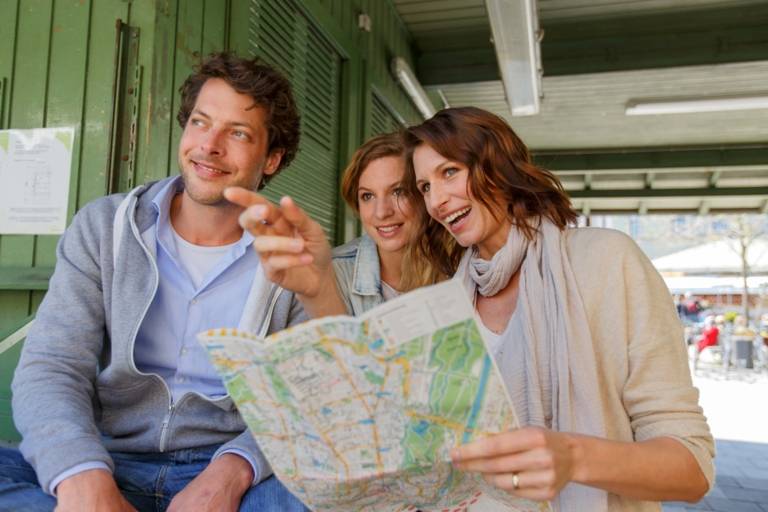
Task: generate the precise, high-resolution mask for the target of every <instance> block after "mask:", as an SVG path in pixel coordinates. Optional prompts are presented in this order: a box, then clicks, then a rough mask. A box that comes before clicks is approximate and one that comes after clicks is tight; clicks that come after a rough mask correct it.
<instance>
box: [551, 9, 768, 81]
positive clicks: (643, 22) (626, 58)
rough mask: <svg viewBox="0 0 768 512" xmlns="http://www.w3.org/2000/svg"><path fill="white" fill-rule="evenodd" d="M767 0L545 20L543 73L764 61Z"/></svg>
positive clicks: (766, 48) (564, 73) (557, 73)
mask: <svg viewBox="0 0 768 512" xmlns="http://www.w3.org/2000/svg"><path fill="white" fill-rule="evenodd" d="M767 24H768V3H765V2H763V3H762V4H755V5H750V6H742V7H739V8H734V7H725V8H707V9H701V10H697V11H679V12H670V11H667V12H663V13H656V14H646V15H640V16H638V15H633V16H621V17H611V18H602V19H601V18H592V19H578V20H570V21H555V22H550V23H547V21H546V19H543V20H541V25H542V28H543V29H544V40H543V41H542V43H541V53H542V61H543V69H544V76H555V75H572V74H578V73H601V72H608V71H622V70H631V69H651V68H661V67H677V66H695V65H703V64H718V63H724V62H745V61H751V60H764V59H765V55H767V54H768V38H767V37H766V36H765V27H766V25H767Z"/></svg>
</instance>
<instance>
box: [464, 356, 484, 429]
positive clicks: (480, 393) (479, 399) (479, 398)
mask: <svg viewBox="0 0 768 512" xmlns="http://www.w3.org/2000/svg"><path fill="white" fill-rule="evenodd" d="M490 373H491V358H490V356H488V354H485V357H484V358H483V370H482V372H481V373H480V385H479V386H478V387H477V395H475V402H474V403H473V404H472V411H471V412H470V413H469V418H468V419H467V428H466V429H465V430H464V435H463V436H462V437H461V443H462V444H464V443H467V442H469V436H470V431H471V430H474V429H475V422H477V415H478V413H479V412H480V406H481V405H482V404H483V397H484V396H485V387H486V385H487V384H488V376H489V374H490Z"/></svg>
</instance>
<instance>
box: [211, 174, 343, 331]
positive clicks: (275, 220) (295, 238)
mask: <svg viewBox="0 0 768 512" xmlns="http://www.w3.org/2000/svg"><path fill="white" fill-rule="evenodd" d="M224 197H226V198H227V200H228V201H230V202H232V203H234V204H237V205H239V206H242V207H243V208H245V210H244V211H243V213H242V214H240V226H242V227H243V229H247V230H248V231H249V232H250V233H251V234H252V235H253V236H254V237H255V240H254V242H253V247H254V249H256V252H258V253H259V259H260V261H261V265H262V267H263V268H264V272H265V274H266V276H267V278H268V279H269V280H270V281H272V282H273V283H275V284H277V285H280V286H282V287H283V288H285V289H287V290H291V291H292V292H295V293H296V294H297V295H298V296H299V299H300V300H301V301H302V303H303V304H304V307H305V309H306V310H307V313H308V314H309V315H310V316H313V317H316V316H324V315H329V314H343V313H346V308H345V307H344V303H343V302H342V301H341V299H340V297H339V295H338V290H337V288H336V277H335V274H334V272H333V265H332V264H331V246H330V244H329V243H328V240H327V239H326V237H325V232H324V231H323V228H322V227H321V226H320V224H318V223H317V222H315V221H314V220H312V219H311V218H310V217H309V215H307V214H306V213H305V212H304V210H302V209H301V208H299V207H298V206H297V205H296V203H294V202H293V199H291V198H290V197H283V198H282V199H281V200H280V205H279V206H277V205H275V204H273V203H271V202H270V201H268V200H267V199H266V198H265V197H263V196H260V195H259V194H256V193H255V192H252V191H250V190H246V189H244V188H240V187H232V188H228V189H226V190H225V191H224Z"/></svg>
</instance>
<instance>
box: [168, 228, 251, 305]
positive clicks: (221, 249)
mask: <svg viewBox="0 0 768 512" xmlns="http://www.w3.org/2000/svg"><path fill="white" fill-rule="evenodd" d="M171 233H173V241H174V243H175V244H176V254H177V255H178V257H179V263H180V264H181V266H182V267H183V268H184V271H185V272H186V273H187V275H189V277H190V279H192V283H193V284H194V285H195V289H196V290H197V289H199V288H200V285H202V284H203V281H204V280H205V277H206V276H207V275H208V274H209V273H210V272H211V270H213V267H215V266H216V264H217V263H218V262H219V260H221V258H223V257H224V255H226V254H228V253H229V251H230V250H231V249H232V248H233V247H234V246H235V245H237V244H238V242H239V240H237V241H235V242H233V243H231V244H228V245H216V246H210V247H209V246H204V245H195V244H193V243H190V242H187V241H186V240H184V239H183V238H182V237H181V235H179V234H178V233H177V232H176V230H175V229H173V226H171Z"/></svg>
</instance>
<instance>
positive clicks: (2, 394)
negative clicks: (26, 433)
mask: <svg viewBox="0 0 768 512" xmlns="http://www.w3.org/2000/svg"><path fill="white" fill-rule="evenodd" d="M29 320H31V318H28V317H27V318H24V319H23V320H22V321H19V322H17V323H16V324H15V325H13V326H11V327H8V328H0V342H2V341H3V340H5V338H6V336H8V335H9V334H12V333H13V332H14V331H16V330H17V329H18V328H20V327H21V326H23V325H25V324H26V323H27V322H29ZM23 345H24V341H23V340H21V341H18V342H16V344H14V345H13V346H12V347H10V348H8V349H7V350H5V351H4V352H2V353H0V443H2V442H5V443H8V442H10V443H16V442H18V441H19V440H20V439H21V437H20V436H19V433H18V432H17V431H16V428H15V427H14V424H13V415H12V411H11V380H12V379H13V373H14V371H15V370H16V364H17V363H18V361H19V356H20V355H21V347H22V346H23Z"/></svg>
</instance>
